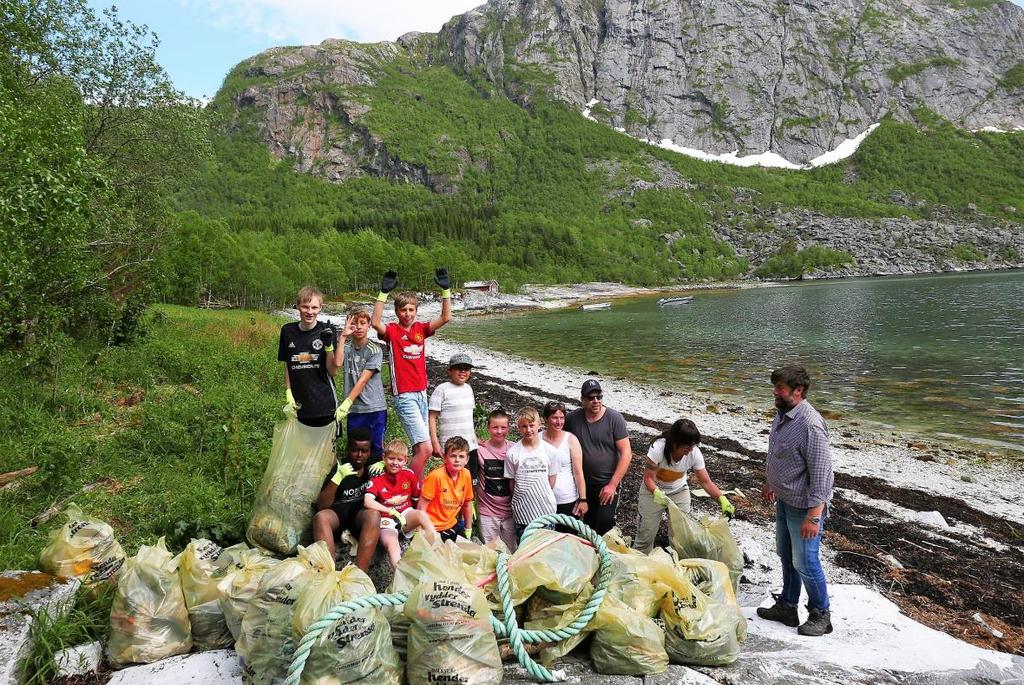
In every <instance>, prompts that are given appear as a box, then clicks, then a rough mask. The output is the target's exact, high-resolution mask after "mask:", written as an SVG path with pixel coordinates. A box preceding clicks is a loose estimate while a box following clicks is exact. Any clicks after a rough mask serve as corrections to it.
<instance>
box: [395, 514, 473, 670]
mask: <svg viewBox="0 0 1024 685" xmlns="http://www.w3.org/2000/svg"><path fill="white" fill-rule="evenodd" d="M431 578H447V579H449V580H456V581H458V582H460V583H466V584H472V583H470V580H469V578H468V577H466V573H465V571H464V570H463V567H462V563H461V555H460V553H459V551H458V548H457V547H456V546H455V545H454V544H452V543H450V542H448V543H445V542H441V539H440V538H434V539H433V540H431V539H429V538H428V536H427V535H425V534H424V533H422V532H417V533H416V534H415V535H414V536H413V538H412V542H410V543H409V547H408V549H406V550H405V554H403V555H402V558H401V560H400V561H399V562H398V565H397V566H396V567H395V575H394V578H392V580H391V585H390V586H389V587H388V592H412V590H413V588H415V587H416V586H417V585H419V584H420V583H422V582H424V581H427V580H429V579H431ZM384 617H385V618H387V620H388V623H389V624H390V625H391V639H392V640H393V641H394V645H395V649H396V650H398V656H399V657H401V659H402V660H403V661H404V660H405V658H406V646H407V644H408V642H409V619H407V618H406V617H405V613H404V612H403V611H402V608H401V607H388V608H386V609H384Z"/></svg>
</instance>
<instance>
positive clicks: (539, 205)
mask: <svg viewBox="0 0 1024 685" xmlns="http://www.w3.org/2000/svg"><path fill="white" fill-rule="evenodd" d="M339 49H350V46H345V47H343V48H339ZM266 59H268V58H267V57H266V56H260V57H257V58H255V59H254V61H253V62H252V64H247V63H243V64H242V65H239V67H236V69H235V70H233V71H232V73H231V74H230V75H229V76H228V78H227V79H226V81H225V84H224V87H223V88H222V90H221V92H220V94H219V95H218V97H217V99H216V100H215V102H214V104H213V106H212V108H211V109H212V110H213V111H215V112H216V113H217V115H218V116H219V117H220V120H221V122H222V123H221V124H220V125H219V127H218V128H217V129H216V133H215V145H216V155H215V160H214V161H213V162H212V163H211V166H210V168H209V169H208V170H207V172H206V173H205V175H204V177H203V180H202V181H201V182H200V183H198V184H195V185H194V186H192V187H190V188H187V189H184V190H183V191H181V192H180V193H179V195H178V202H179V206H180V207H181V208H182V209H187V210H192V211H194V212H195V213H196V214H194V215H188V218H187V219H186V220H185V221H183V222H182V225H181V228H180V229H179V230H180V242H179V243H178V244H179V245H180V246H183V247H181V248H180V249H176V250H173V251H172V252H171V253H170V254H168V255H167V256H166V259H167V261H166V262H165V264H166V266H165V269H164V270H165V271H166V272H168V273H175V274H178V275H179V276H180V275H181V274H184V275H185V277H184V278H181V277H179V278H177V279H175V282H174V284H173V286H171V287H170V288H168V289H167V290H165V291H164V297H165V298H167V299H171V300H173V301H179V302H192V301H195V298H196V297H197V295H200V294H204V293H207V292H212V293H213V294H214V295H215V296H217V297H222V298H226V299H229V300H232V301H236V302H240V303H245V304H250V305H263V304H266V303H269V302H285V301H287V300H288V299H289V298H290V297H291V294H292V292H294V290H295V289H296V288H297V287H299V286H300V285H301V284H302V283H304V282H306V281H309V280H312V281H315V282H317V283H319V284H320V285H321V286H323V287H325V288H326V289H327V290H329V291H330V292H331V293H333V294H337V295H340V294H342V293H343V292H344V291H347V290H358V289H367V290H369V289H372V288H373V287H374V283H375V282H376V279H377V276H378V274H379V273H380V272H381V271H383V270H384V269H386V268H387V267H389V266H395V267H397V268H398V270H399V271H400V272H401V273H402V274H403V276H404V277H406V279H407V281H408V283H409V284H410V285H413V286H419V285H427V284H429V281H430V279H429V272H430V269H431V267H432V265H433V264H435V263H446V264H449V265H451V267H452V270H453V273H454V274H455V275H456V278H457V280H460V281H461V280H469V279H475V278H485V277H487V278H489V277H494V278H497V279H498V280H499V281H501V283H502V285H503V287H505V288H509V287H515V286H517V285H518V284H520V283H523V282H527V281H532V282H552V281H563V282H564V281H581V280H592V279H597V280H615V281H623V282H627V283H635V284H643V285H655V284H665V283H670V282H674V281H679V280H688V279H725V278H735V277H739V276H742V275H744V274H745V273H747V272H748V270H750V269H752V268H756V267H758V266H759V265H756V264H755V265H748V264H747V263H746V262H745V260H742V259H740V258H738V257H737V256H736V255H735V253H734V252H733V250H732V247H731V246H729V245H728V244H726V243H724V242H722V241H721V240H719V239H718V238H717V236H716V234H715V233H714V231H713V230H712V226H713V225H714V224H715V223H717V222H721V221H725V220H726V219H725V217H726V216H727V214H728V213H729V212H731V211H734V210H736V209H743V210H746V211H747V212H748V216H749V214H756V213H757V212H758V211H760V210H769V209H771V208H772V207H774V206H781V207H784V208H806V209H810V210H813V211H817V212H821V213H823V214H827V215H832V216H854V217H885V216H901V215H908V216H910V217H913V218H922V217H930V216H931V215H932V213H933V212H934V211H935V210H936V209H937V207H938V206H940V205H941V206H944V207H945V208H946V210H944V211H952V212H954V213H956V212H959V211H960V210H962V209H963V208H964V207H965V206H966V205H967V204H968V203H974V204H975V205H976V206H977V207H978V209H979V211H982V212H984V213H987V214H992V215H995V216H1007V217H1008V216H1009V214H1007V208H1008V207H1010V208H1013V207H1016V208H1018V209H1024V206H1022V205H1021V198H1022V197H1024V161H1022V160H1024V136H1022V135H1018V134H1011V135H1001V134H972V133H969V132H964V131H961V130H958V129H956V128H955V127H954V126H952V125H950V124H948V123H947V122H945V121H943V120H942V119H940V118H938V117H936V116H935V115H934V114H933V113H931V112H929V111H927V110H921V111H920V112H919V113H918V121H917V122H916V123H915V124H903V123H898V122H895V121H891V120H886V121H884V122H883V124H882V126H881V127H880V128H879V129H878V130H876V131H875V132H874V133H873V134H872V135H871V136H869V138H868V139H867V141H865V143H864V144H863V145H862V146H861V149H860V151H859V152H858V153H857V154H856V155H855V156H854V157H853V158H852V159H850V160H848V161H846V162H844V163H840V164H837V165H834V166H831V167H826V168H822V169H818V170H814V171H808V172H790V171H779V170H767V169H756V168H753V169H743V168H738V167H732V166H726V165H722V164H716V163H705V162H699V161H696V160H693V159H690V158H686V157H683V156H680V155H677V154H674V153H671V152H668V151H665V150H661V149H658V148H655V147H652V146H649V145H646V144H643V143H641V142H639V141H636V140H633V139H631V138H629V137H627V136H624V135H621V134H619V133H617V132H615V131H613V130H610V129H609V128H608V127H606V126H604V125H601V124H597V123H595V122H591V121H587V120H585V119H583V118H582V117H580V116H579V114H578V113H577V112H574V111H571V110H569V109H568V108H566V107H564V106H562V105H560V104H558V103H555V102H553V101H551V100H550V99H548V98H546V97H545V96H544V95H543V88H542V84H539V85H538V86H537V91H536V93H534V95H533V97H532V98H531V100H530V103H529V105H527V106H521V105H520V104H517V103H515V102H512V101H510V100H509V99H508V98H507V97H505V95H504V94H503V92H502V91H501V90H499V89H498V88H496V87H495V86H494V85H493V84H491V83H490V82H489V81H487V80H485V79H484V78H483V77H482V76H480V75H479V74H469V75H459V74H456V73H455V72H453V71H452V70H451V69H449V68H448V67H445V66H436V65H435V66H426V65H425V60H422V59H421V58H417V57H415V56H413V57H410V56H406V55H402V56H399V57H397V58H394V59H393V60H391V61H387V60H384V59H379V58H377V57H372V58H371V57H368V58H366V59H367V60H368V61H369V62H370V64H369V66H366V68H367V69H369V70H370V71H371V72H372V73H374V74H376V75H377V80H376V83H375V85H373V86H349V87H341V86H337V85H332V86H326V87H325V86H322V85H321V84H319V82H316V81H314V80H312V79H311V80H307V81H304V80H303V67H295V68H292V69H291V70H290V71H289V73H288V74H287V75H286V76H285V77H282V78H287V79H292V80H293V81H292V82H294V83H296V84H301V85H296V86H295V88H297V89H299V91H300V93H301V94H300V95H299V96H298V97H299V100H300V101H301V102H307V103H309V102H319V101H320V100H322V99H323V98H324V97H329V98H333V99H339V100H341V101H344V102H353V103H358V104H359V105H361V106H365V107H367V108H369V110H368V112H367V113H366V114H364V115H362V117H361V118H360V119H359V120H358V125H360V126H365V127H366V129H367V130H368V131H369V132H370V133H372V134H373V135H374V136H375V137H376V138H377V139H379V140H381V141H383V143H384V145H385V146H386V149H387V151H388V153H389V154H391V155H394V156H396V157H398V158H400V159H401V160H402V162H404V163H406V164H408V165H410V166H414V167H416V168H421V169H427V170H429V172H430V173H437V174H440V175H441V176H442V177H444V178H446V179H448V182H449V185H448V188H449V190H452V191H453V192H450V193H448V194H444V193H438V192H433V191H431V190H429V189H427V188H425V187H423V186H421V185H407V184H399V183H390V182H387V181H385V180H382V179H379V178H365V177H364V178H359V179H354V180H349V181H348V182H346V183H343V184H337V185H332V184H330V183H327V182H326V181H322V180H319V179H317V178H315V177H313V176H305V175H295V174H294V173H293V172H292V160H284V161H276V160H274V159H273V158H272V157H271V155H270V154H269V153H268V152H267V151H266V149H265V148H264V146H263V145H262V144H261V143H260V142H259V141H260V137H261V134H260V133H259V131H258V122H260V120H261V118H262V116H263V113H262V112H261V111H257V110H254V109H253V108H251V107H239V106H237V104H236V101H235V100H234V98H236V97H237V96H239V94H241V93H242V92H243V91H244V90H245V89H246V88H247V87H251V86H265V85H266V84H267V83H268V79H267V77H266V76H264V75H262V73H260V72H258V71H253V70H252V67H254V66H258V65H261V64H263V63H264V62H265V60H266ZM933 61H934V60H933ZM317 66H318V64H317V63H315V62H314V63H310V64H308V65H306V66H305V70H307V71H315V69H316V68H317ZM910 66H915V65H910ZM926 66H941V64H938V63H936V64H931V62H929V64H928V65H926ZM908 68H909V67H908ZM921 68H924V67H921ZM519 77H520V78H521V79H522V78H524V77H523V76H522V75H519ZM308 111H314V110H308ZM315 111H326V112H327V114H328V119H329V120H330V121H329V127H333V129H334V130H335V132H336V138H337V139H341V138H343V137H344V136H346V135H347V134H348V133H350V132H351V131H352V130H353V129H352V124H351V123H350V122H348V121H347V120H344V121H343V120H342V118H341V117H340V116H339V115H336V114H332V112H333V111H334V110H331V109H330V108H328V109H327V110H315ZM331 117H334V118H333V119H331ZM302 125H306V123H305V122H299V123H296V126H302ZM637 181H644V182H646V183H648V184H651V183H654V184H657V187H653V188H652V187H650V186H648V187H647V188H646V189H644V190H636V189H635V188H634V184H635V183H636V182H637ZM659 181H660V183H659ZM684 184H685V185H688V186H689V187H685V188H672V187H669V186H672V185H676V186H679V185H684ZM737 189H743V190H740V191H739V192H737ZM750 190H752V191H755V192H749V191H750ZM896 191H901V192H902V193H905V194H906V195H907V196H909V197H911V198H913V199H914V200H916V201H920V202H921V204H920V206H917V207H914V208H907V207H905V206H901V205H897V204H894V203H893V202H892V200H891V197H892V196H893V194H894V193H895V192H896ZM738 198H742V199H738ZM643 220H646V221H643ZM732 221H734V222H740V223H742V222H743V221H747V222H749V223H750V225H749V226H746V225H745V226H744V227H745V228H749V229H750V230H754V231H756V230H759V228H767V229H768V230H772V227H771V226H770V225H769V226H767V227H765V226H764V225H763V224H764V221H763V220H762V219H760V218H757V217H756V216H755V217H751V218H748V219H732ZM669 233H675V234H677V235H679V236H681V237H680V238H679V239H677V240H675V241H674V242H673V243H672V244H671V245H669V244H668V243H667V242H666V241H665V240H664V239H663V238H662V236H664V235H665V234H669ZM814 254H815V255H818V256H816V257H815V258H814V259H815V260H817V259H819V258H820V257H821V255H819V254H818V252H815V253H814ZM822 254H824V253H822ZM814 263H815V264H817V265H819V266H822V265H825V264H827V263H829V260H828V259H826V260H825V261H824V262H817V261H816V262H814ZM761 273H778V274H779V275H781V274H783V273H786V270H782V271H779V270H778V269H776V268H774V267H770V268H769V269H768V270H767V271H762V272H761ZM228 274H230V275H228Z"/></svg>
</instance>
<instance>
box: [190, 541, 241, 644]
mask: <svg viewBox="0 0 1024 685" xmlns="http://www.w3.org/2000/svg"><path fill="white" fill-rule="evenodd" d="M236 548H237V546H236ZM234 551H236V550H233V551H232V552H229V551H228V550H225V549H223V548H222V547H221V546H220V545H218V544H217V543H215V542H211V541H210V540H205V539H198V540H192V541H191V542H190V543H189V544H188V546H187V547H186V548H185V551H183V552H182V553H181V554H180V555H178V569H179V574H180V576H181V591H182V593H183V594H184V595H185V606H186V607H188V620H189V623H191V624H192V644H193V646H194V647H195V649H196V651H200V652H202V651H205V650H208V649H224V648H227V647H231V646H232V645H233V644H234V643H235V638H233V637H232V636H231V631H230V630H228V626H227V623H226V622H225V621H224V610H223V609H221V607H220V591H219V590H218V589H217V582H218V580H219V579H218V578H217V577H216V576H217V575H218V574H220V573H221V572H222V571H223V570H224V567H225V566H227V565H228V563H229V562H230V560H231V557H233V556H235V554H234Z"/></svg>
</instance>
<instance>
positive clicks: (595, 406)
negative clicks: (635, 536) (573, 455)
mask: <svg viewBox="0 0 1024 685" xmlns="http://www.w3.org/2000/svg"><path fill="white" fill-rule="evenodd" d="M603 400H604V393H603V392H602V390H601V384H600V383H598V382H597V381H596V380H594V379H593V378H591V379H589V380H587V381H586V382H585V383H584V384H583V387H582V389H581V390H580V403H581V404H582V405H583V407H582V408H581V409H576V410H573V411H572V412H569V415H568V416H566V417H565V430H567V431H569V432H570V433H572V434H573V435H575V436H576V439H577V440H579V441H580V447H582V448H583V477H584V479H585V480H586V482H587V505H588V507H589V508H588V510H587V513H586V515H585V516H584V517H583V522H584V523H586V524H587V525H588V526H590V527H591V528H593V529H594V530H595V531H597V533H598V534H599V535H604V534H605V533H607V532H608V531H609V530H611V529H612V527H613V526H614V525H615V507H616V506H618V502H619V496H618V491H619V483H621V482H622V479H623V477H625V475H626V471H627V470H629V462H630V461H631V460H632V458H633V450H632V448H631V447H630V445H629V429H628V428H627V427H626V420H625V419H624V418H622V414H620V413H619V412H617V411H615V410H614V409H609V408H608V407H606V406H604V402H603Z"/></svg>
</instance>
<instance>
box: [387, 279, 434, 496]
mask: <svg viewBox="0 0 1024 685" xmlns="http://www.w3.org/2000/svg"><path fill="white" fill-rule="evenodd" d="M434 282H435V283H437V284H438V285H439V286H440V287H441V315H440V316H438V317H437V318H436V319H433V320H431V321H427V322H424V321H417V320H416V313H417V311H418V310H419V306H420V300H419V297H417V296H416V293H408V292H406V293H398V295H396V296H395V314H396V315H397V316H398V323H389V324H388V325H386V326H385V325H384V323H383V321H382V318H383V316H384V303H385V302H387V299H388V293H389V292H391V291H392V290H394V289H395V288H396V287H397V286H398V274H397V273H395V272H394V271H388V272H387V273H385V274H384V277H383V278H381V282H380V294H379V295H377V302H376V303H375V304H374V305H373V316H371V317H370V325H371V326H373V330H375V331H377V335H378V336H379V337H380V339H381V340H383V341H384V342H386V343H387V344H388V355H389V357H390V362H391V391H392V393H393V394H394V396H395V413H396V414H398V419H399V421H401V422H402V427H403V428H405V434H406V435H408V436H409V441H410V442H412V444H413V448H412V449H413V455H412V470H413V473H415V474H416V478H417V479H420V480H422V479H423V467H424V466H425V465H426V463H427V459H429V458H430V453H431V448H430V430H429V429H428V428H427V355H426V343H427V338H429V337H430V336H432V335H433V334H434V333H435V332H436V331H437V329H438V328H440V327H441V326H443V325H445V324H446V323H448V322H449V321H451V319H452V291H451V286H452V283H451V278H450V277H449V276H448V269H445V268H440V269H437V271H436V272H435V274H434ZM383 469H384V465H383V464H382V463H380V462H378V463H376V464H373V465H372V466H370V475H371V476H375V475H378V474H380V473H381V472H382V471H383Z"/></svg>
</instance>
